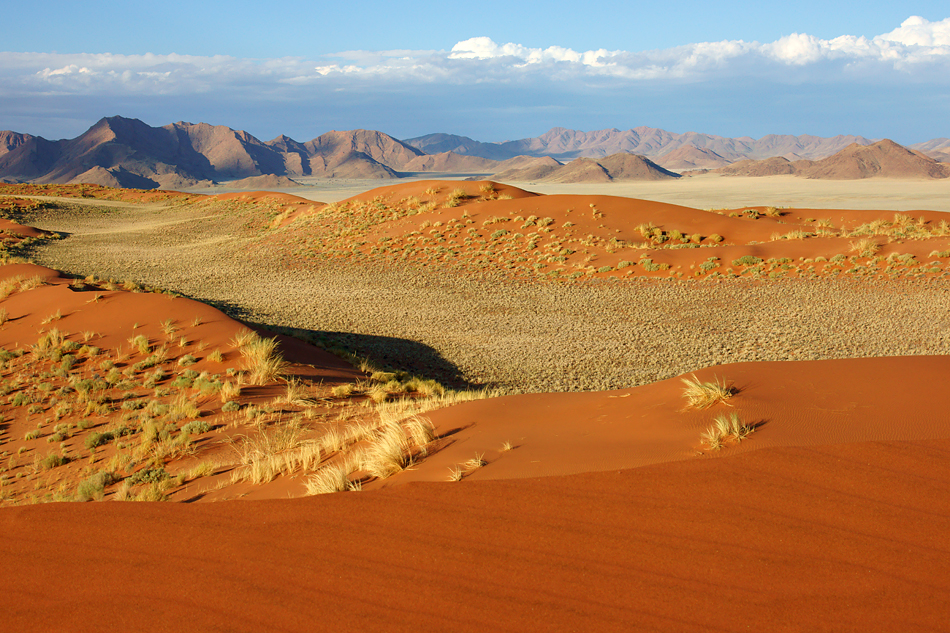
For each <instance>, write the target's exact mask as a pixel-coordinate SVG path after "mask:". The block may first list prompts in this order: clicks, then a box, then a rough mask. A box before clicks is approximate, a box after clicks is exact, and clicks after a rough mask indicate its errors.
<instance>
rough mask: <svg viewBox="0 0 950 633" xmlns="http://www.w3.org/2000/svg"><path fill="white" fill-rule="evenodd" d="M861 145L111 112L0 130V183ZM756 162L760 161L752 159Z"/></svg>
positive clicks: (727, 166)
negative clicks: (162, 121) (311, 125)
mask: <svg viewBox="0 0 950 633" xmlns="http://www.w3.org/2000/svg"><path fill="white" fill-rule="evenodd" d="M887 143H888V145H887V146H886V147H885V148H884V149H883V150H882V151H885V153H891V154H893V153H894V152H896V151H897V150H896V149H895V148H900V150H903V151H904V152H908V151H911V150H916V151H915V152H914V155H915V156H916V157H917V158H918V159H920V160H916V162H915V160H910V159H907V160H905V163H906V164H902V166H901V167H900V169H897V172H899V173H900V175H899V176H898V177H930V178H943V177H947V175H945V174H947V169H946V168H945V167H944V166H942V165H939V164H937V163H936V161H937V160H950V139H946V138H939V139H933V140H931V141H927V142H926V143H919V144H917V145H914V146H911V148H910V150H908V149H907V148H903V147H901V146H899V145H897V144H896V143H892V142H890V141H888V142H887ZM866 146H877V143H875V142H873V141H871V140H869V139H866V138H864V137H860V136H835V137H831V138H822V137H817V136H808V135H802V136H790V135H769V136H765V137H762V138H760V139H752V138H749V137H740V138H726V137H720V136H713V135H708V134H697V133H693V132H689V133H686V134H674V133H671V132H666V131H665V130H659V129H655V128H648V127H638V128H634V129H631V130H627V131H620V130H617V129H609V130H600V131H595V132H580V131H577V130H568V129H564V128H554V129H552V130H550V131H549V132H547V133H545V134H543V135H542V136H539V137H534V138H527V139H520V140H515V141H505V142H501V143H484V142H481V141H476V140H474V139H471V138H468V137H465V136H457V135H452V134H429V135H426V136H421V137H417V138H412V139H407V140H405V141H400V140H398V139H396V138H394V137H392V136H389V135H388V134H384V133H382V132H378V131H373V130H350V131H333V132H327V133H326V134H323V135H321V136H318V137H317V138H315V139H313V140H310V141H307V142H304V143H301V142H298V141H295V140H294V139H292V138H289V137H287V136H283V135H282V136H279V137H277V138H275V139H273V140H271V141H266V142H264V141H260V140H258V139H257V138H255V137H253V136H251V135H250V134H248V133H247V132H243V131H240V130H233V129H231V128H229V127H226V126H222V125H209V124H207V123H197V124H194V123H186V122H183V121H182V122H178V123H171V124H169V125H165V126H162V127H151V126H149V125H147V124H145V123H144V122H142V121H140V120H138V119H129V118H125V117H120V116H113V117H107V118H103V119H101V120H100V121H98V122H97V123H96V124H95V125H93V126H92V127H91V128H89V130H87V131H86V132H85V133H83V134H82V135H80V136H78V137H76V138H74V139H65V140H57V141H49V140H46V139H44V138H42V137H39V136H32V135H29V134H21V133H17V132H12V131H3V132H0V180H3V181H7V182H49V183H65V182H87V183H94V184H101V185H108V186H114V187H134V188H143V189H151V188H156V187H161V188H165V189H176V188H187V187H192V186H201V185H207V184H211V183H212V182H222V181H240V180H244V179H252V180H248V181H247V182H248V183H249V184H250V183H255V182H259V181H257V180H254V179H257V178H258V177H260V176H265V175H267V176H274V177H279V178H281V180H278V181H275V182H281V183H285V184H287V183H289V184H292V182H291V181H289V180H286V179H288V178H289V179H292V178H294V177H318V178H366V179H394V178H399V177H401V176H403V175H405V174H407V173H425V172H433V173H435V172H442V173H472V174H493V175H494V177H495V178H496V179H498V180H502V179H509V180H540V179H544V180H549V181H553V182H577V181H588V182H606V181H610V180H643V179H658V178H675V177H677V174H676V173H673V172H676V171H687V170H697V169H711V170H718V169H724V172H723V173H736V174H738V173H744V174H745V175H754V174H755V173H759V172H762V173H795V174H799V175H808V177H818V178H825V177H848V176H833V175H832V176H829V175H822V173H823V172H821V171H820V169H819V168H817V167H814V166H813V165H812V163H816V162H818V161H821V160H823V159H827V158H828V157H831V156H834V155H837V154H838V153H840V152H843V151H845V150H847V151H849V152H851V154H849V156H851V159H849V160H852V161H853V160H860V157H859V156H858V154H856V153H855V152H854V150H853V148H856V147H857V148H860V147H866ZM634 155H636V156H634ZM763 159H764V160H767V161H770V162H769V164H767V165H762V164H755V163H756V161H761V160H763ZM905 159H906V156H905ZM567 161H571V162H567ZM743 161H746V162H743ZM748 161H751V162H748ZM803 161H804V162H803ZM908 161H909V162H908ZM921 161H923V162H921ZM565 162H567V164H566V165H565V164H564V163H565ZM891 163H893V161H889V160H885V161H884V163H882V164H884V165H885V166H884V168H882V169H879V170H877V171H875V170H873V169H870V170H869V169H866V168H858V167H854V168H852V169H850V170H849V169H845V168H839V169H837V170H832V172H834V173H839V174H846V173H851V174H852V176H851V177H869V175H870V176H874V175H880V176H887V175H890V174H891V172H893V171H894V169H892V168H891V167H888V165H890V164H891ZM934 165H937V166H936V167H935V166H934ZM816 169H818V171H815V170H816ZM729 170H732V171H729ZM743 170H745V171H743ZM783 170H784V171H783ZM809 170H811V171H809ZM915 170H916V171H915ZM806 172H807V173H806ZM829 173H830V172H829ZM860 174H865V175H860ZM895 174H896V172H895Z"/></svg>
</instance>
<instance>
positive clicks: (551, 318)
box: [28, 208, 950, 392]
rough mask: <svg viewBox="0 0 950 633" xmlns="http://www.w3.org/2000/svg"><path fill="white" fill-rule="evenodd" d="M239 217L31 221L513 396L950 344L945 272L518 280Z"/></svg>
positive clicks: (434, 373)
mask: <svg viewBox="0 0 950 633" xmlns="http://www.w3.org/2000/svg"><path fill="white" fill-rule="evenodd" d="M241 221H242V220H241V219H240V218H234V219H231V220H229V221H222V219H221V217H220V216H217V217H211V216H202V215H200V214H199V213H198V212H197V211H196V212H194V213H192V215H188V212H176V213H175V214H174V216H171V217H170V216H168V215H167V214H163V213H162V212H161V211H160V210H156V209H148V208H142V209H134V208H132V209H125V210H121V209H111V210H110V211H108V212H99V211H95V210H90V209H81V208H72V209H67V210H66V211H62V210H59V211H51V212H49V211H48V212H45V213H44V214H43V215H37V216H34V217H31V218H29V222H28V223H30V224H32V225H34V226H38V227H40V228H45V229H52V230H58V231H65V232H68V233H69V234H70V236H69V237H67V238H66V239H64V240H61V241H58V242H54V243H51V244H49V245H46V246H42V247H41V248H40V250H37V251H36V252H35V254H34V259H35V260H36V261H37V263H41V264H43V265H46V266H51V267H54V268H58V269H60V270H64V271H66V272H70V273H75V274H81V275H88V274H95V275H98V276H100V277H106V278H109V277H111V278H115V279H117V280H126V279H131V280H135V281H137V282H139V283H142V284H148V285H155V286H160V287H163V288H167V289H171V290H175V291H178V292H180V293H183V294H185V295H187V296H190V297H193V298H196V299H199V300H203V301H208V302H210V303H213V304H215V305H217V306H219V307H222V308H223V309H225V311H227V312H229V313H230V314H231V315H232V316H235V317H237V318H242V319H246V320H250V321H254V322H258V323H269V324H274V325H282V326H289V327H295V328H302V329H306V330H311V331H313V332H314V333H316V334H317V335H320V336H322V337H323V338H324V339H325V340H327V341H328V342H329V343H331V344H335V345H341V346H345V347H347V348H349V349H350V350H352V351H355V352H357V353H360V354H364V355H368V356H370V357H372V358H374V359H376V360H378V361H381V362H383V363H385V364H389V365H391V366H393V367H395V368H402V369H406V370H409V371H412V372H415V373H420V374H424V375H428V376H430V377H434V378H439V379H443V380H447V381H451V380H453V379H456V380H462V381H465V382H467V383H469V384H491V385H497V386H505V387H508V388H511V389H512V390H515V391H523V392H531V391H581V390H594V389H608V388H622V387H630V386H635V385H639V384H644V383H648V382H653V381H656V380H659V379H664V378H669V377H671V376H675V375H677V374H681V373H684V372H689V371H692V370H695V369H699V368H701V367H706V366H709V365H716V364H720V363H730V362H739V361H759V360H810V359H823V358H849V357H862V356H895V355H916V354H945V353H946V352H947V350H948V343H950V294H948V288H947V284H946V283H945V282H942V281H939V280H938V281H933V280H930V281H923V280H900V281H887V282H884V281H874V282H867V281H861V282H857V281H852V280H818V281H814V280H794V279H792V280H775V281H769V282H762V283H756V282H750V281H745V280H721V281H719V282H711V281H705V282H684V281H668V280H658V281H645V282H632V283H631V282H620V281H605V282H600V283H594V284H585V285H559V284H534V283H520V284H519V283H511V282H500V281H497V280H491V279H487V280H479V279H471V278H458V277H451V276H447V275H444V274H440V273H439V272H437V271H425V272H420V271H413V270H389V269H372V268H366V267H362V268H356V267H353V266H348V265H345V264H338V263H327V262H323V263H314V264H312V265H311V264H309V263H308V264H307V265H302V264H299V263H296V262H287V261H284V260H278V259H277V258H272V257H269V256H268V255H266V254H260V253H254V251H253V249H251V241H250V240H249V239H248V238H242V237H234V236H236V235H241V234H242V232H241V230H240V222H241ZM288 264H290V265H292V266H299V267H298V268H296V269H288Z"/></svg>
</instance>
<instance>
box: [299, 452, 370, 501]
mask: <svg viewBox="0 0 950 633" xmlns="http://www.w3.org/2000/svg"><path fill="white" fill-rule="evenodd" d="M361 461H362V457H361V456H360V455H347V456H346V457H344V458H343V459H339V460H337V461H335V462H333V463H331V464H327V465H326V466H324V467H323V468H321V469H320V470H318V471H317V472H316V473H314V474H313V475H311V476H310V477H309V478H308V479H307V482H306V484H305V487H306V490H307V494H308V495H324V494H329V493H332V492H349V491H356V490H359V489H360V488H361V486H360V483H359V482H358V481H350V475H352V474H353V473H355V472H356V471H358V470H359V469H360V462H361Z"/></svg>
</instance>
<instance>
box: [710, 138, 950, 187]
mask: <svg viewBox="0 0 950 633" xmlns="http://www.w3.org/2000/svg"><path fill="white" fill-rule="evenodd" d="M716 171H717V172H718V173H721V174H723V175H727V176H774V175H779V174H793V175H795V176H801V177H803V178H817V179H822V180H860V179H863V178H875V177H880V178H932V179H938V178H950V165H947V164H944V163H939V162H937V161H936V160H934V159H933V158H931V157H929V156H927V155H926V154H924V153H922V152H919V151H917V150H913V149H908V148H906V147H904V146H902V145H898V144H897V143H895V142H894V141H891V140H888V139H884V140H881V141H878V142H876V143H872V144H871V145H859V144H857V143H853V144H851V145H849V146H848V147H846V148H844V149H843V150H841V151H840V152H838V153H836V154H834V155H832V156H828V157H826V158H823V159H821V160H817V161H814V160H796V161H789V160H787V159H786V158H784V157H781V156H776V157H773V158H768V159H765V160H759V161H754V160H744V161H740V162H736V163H733V164H732V165H729V166H727V167H722V168H720V169H718V170H716Z"/></svg>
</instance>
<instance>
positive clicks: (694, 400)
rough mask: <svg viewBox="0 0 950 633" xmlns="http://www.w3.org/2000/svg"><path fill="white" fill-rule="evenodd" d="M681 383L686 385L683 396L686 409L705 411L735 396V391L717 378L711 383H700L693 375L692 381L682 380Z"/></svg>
mask: <svg viewBox="0 0 950 633" xmlns="http://www.w3.org/2000/svg"><path fill="white" fill-rule="evenodd" d="M682 381H683V384H685V385H686V388H685V389H683V396H684V397H685V398H686V401H687V408H693V409H707V408H709V407H711V406H712V405H714V404H716V403H717V402H725V401H726V400H728V399H729V398H731V397H732V396H733V395H735V389H734V388H733V387H732V386H731V385H728V384H727V383H726V382H725V381H721V380H720V379H719V378H716V379H714V380H713V381H711V382H701V381H700V380H699V379H698V378H696V374H693V378H692V380H690V379H689V378H683V379H682Z"/></svg>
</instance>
